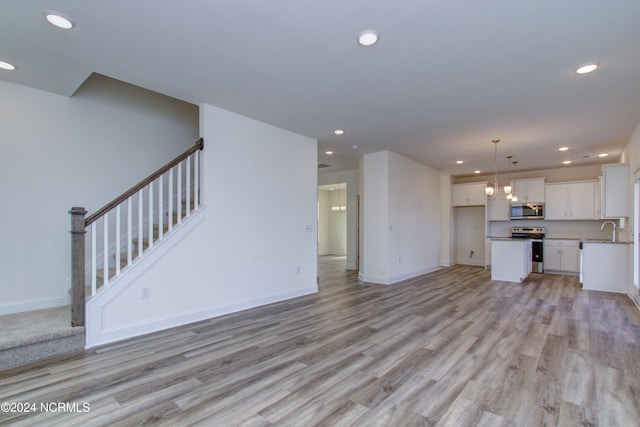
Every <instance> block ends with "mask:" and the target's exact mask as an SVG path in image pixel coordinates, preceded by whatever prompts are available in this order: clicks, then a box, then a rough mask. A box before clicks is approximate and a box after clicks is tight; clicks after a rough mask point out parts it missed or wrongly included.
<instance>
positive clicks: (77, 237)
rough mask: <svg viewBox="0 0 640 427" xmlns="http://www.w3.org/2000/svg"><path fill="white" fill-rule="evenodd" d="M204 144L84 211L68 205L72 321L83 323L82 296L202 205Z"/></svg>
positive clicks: (86, 296) (114, 275)
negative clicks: (89, 211)
mask: <svg viewBox="0 0 640 427" xmlns="http://www.w3.org/2000/svg"><path fill="white" fill-rule="evenodd" d="M203 148H204V141H203V140H202V138H201V139H200V140H198V141H197V142H196V144H195V145H194V146H192V147H191V148H189V149H188V150H186V151H185V152H184V153H182V154H181V155H179V156H178V157H176V158H175V159H174V160H172V161H170V162H169V163H167V164H166V165H164V166H163V167H161V168H160V169H158V170H157V171H156V172H154V173H153V174H151V175H150V176H148V177H147V178H145V179H144V180H142V181H141V182H140V183H138V184H137V185H135V186H133V187H132V188H130V189H129V190H127V191H126V192H124V193H123V194H122V195H120V196H118V197H117V198H115V199H114V200H113V201H111V202H110V203H108V204H107V205H105V206H104V207H103V208H101V209H99V210H98V211H97V212H96V213H94V214H92V215H90V216H88V217H85V215H86V214H87V212H86V210H85V209H84V208H81V207H74V208H71V210H70V211H69V213H70V214H71V235H72V250H71V252H72V304H71V313H72V314H71V324H72V325H73V326H83V325H84V322H85V302H86V301H88V300H89V299H91V298H92V297H94V296H95V295H97V294H98V293H100V292H102V291H103V290H104V289H105V288H107V287H108V286H109V284H110V283H111V282H113V281H115V280H118V278H119V277H120V276H122V275H123V274H125V273H126V272H128V271H130V270H132V269H133V268H135V266H136V264H138V263H139V261H140V260H141V259H142V258H143V257H144V255H145V254H146V253H147V252H149V251H151V250H153V247H154V245H156V244H159V243H160V242H161V241H162V240H163V239H164V238H165V237H166V236H169V235H171V234H172V233H173V232H174V231H175V230H176V229H177V228H179V227H180V226H181V224H182V223H183V221H185V220H188V219H189V217H190V216H191V215H192V214H193V213H194V212H196V211H197V210H198V209H199V208H200V205H201V203H200V191H199V190H200V189H199V184H200V171H199V164H200V161H199V151H200V150H202V149H203Z"/></svg>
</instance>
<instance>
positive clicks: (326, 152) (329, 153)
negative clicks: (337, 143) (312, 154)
mask: <svg viewBox="0 0 640 427" xmlns="http://www.w3.org/2000/svg"><path fill="white" fill-rule="evenodd" d="M324 154H328V155H332V154H333V151H331V150H328V151H325V152H324Z"/></svg>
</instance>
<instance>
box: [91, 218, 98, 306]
mask: <svg viewBox="0 0 640 427" xmlns="http://www.w3.org/2000/svg"><path fill="white" fill-rule="evenodd" d="M97 225H98V223H97V222H93V223H92V224H91V225H90V227H91V295H92V296H93V295H95V294H96V287H97V286H96V277H97V276H98V260H97V258H98V254H97V250H96V229H97Z"/></svg>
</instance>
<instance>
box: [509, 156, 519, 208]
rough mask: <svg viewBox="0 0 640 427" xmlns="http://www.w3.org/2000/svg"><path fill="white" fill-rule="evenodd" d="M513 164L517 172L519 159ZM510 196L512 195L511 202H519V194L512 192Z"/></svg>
mask: <svg viewBox="0 0 640 427" xmlns="http://www.w3.org/2000/svg"><path fill="white" fill-rule="evenodd" d="M511 164H512V165H513V172H514V173H515V171H516V165H517V164H518V162H517V161H513V162H511ZM510 196H511V202H517V201H518V196H517V195H516V194H515V193H513V192H511V194H510Z"/></svg>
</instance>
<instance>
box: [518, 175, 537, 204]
mask: <svg viewBox="0 0 640 427" xmlns="http://www.w3.org/2000/svg"><path fill="white" fill-rule="evenodd" d="M511 188H512V193H513V194H514V195H515V196H517V197H518V201H517V203H534V202H544V178H530V179H515V180H512V181H511Z"/></svg>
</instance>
